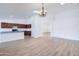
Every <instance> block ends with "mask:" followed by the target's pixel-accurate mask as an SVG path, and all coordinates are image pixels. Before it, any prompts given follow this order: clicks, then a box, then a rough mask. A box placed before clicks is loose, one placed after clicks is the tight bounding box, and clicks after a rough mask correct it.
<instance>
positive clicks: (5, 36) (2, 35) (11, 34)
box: [0, 31, 24, 43]
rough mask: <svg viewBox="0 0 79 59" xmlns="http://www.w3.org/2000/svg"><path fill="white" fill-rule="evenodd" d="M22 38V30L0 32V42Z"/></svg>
mask: <svg viewBox="0 0 79 59" xmlns="http://www.w3.org/2000/svg"><path fill="white" fill-rule="evenodd" d="M20 39H24V31H5V32H0V43H3V42H8V41H14V40H20Z"/></svg>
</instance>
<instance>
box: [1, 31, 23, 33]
mask: <svg viewBox="0 0 79 59" xmlns="http://www.w3.org/2000/svg"><path fill="white" fill-rule="evenodd" d="M16 32H24V31H4V32H0V33H16Z"/></svg>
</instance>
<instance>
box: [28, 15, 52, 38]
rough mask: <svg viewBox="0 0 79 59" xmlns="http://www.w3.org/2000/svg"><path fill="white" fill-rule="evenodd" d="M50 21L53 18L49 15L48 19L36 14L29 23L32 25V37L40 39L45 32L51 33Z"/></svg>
mask: <svg viewBox="0 0 79 59" xmlns="http://www.w3.org/2000/svg"><path fill="white" fill-rule="evenodd" d="M50 20H51V17H50V16H49V15H48V14H47V16H46V17H40V16H39V15H37V14H34V15H33V16H32V17H31V18H30V20H28V23H31V24H32V37H35V38H37V37H40V36H42V34H43V33H44V32H50Z"/></svg>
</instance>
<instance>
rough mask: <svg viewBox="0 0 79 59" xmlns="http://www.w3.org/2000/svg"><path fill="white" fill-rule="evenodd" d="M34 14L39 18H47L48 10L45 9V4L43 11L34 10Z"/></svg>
mask: <svg viewBox="0 0 79 59" xmlns="http://www.w3.org/2000/svg"><path fill="white" fill-rule="evenodd" d="M34 13H35V14H38V15H39V16H42V17H44V16H46V14H47V10H46V9H45V7H44V3H42V7H41V10H40V11H38V10H34Z"/></svg>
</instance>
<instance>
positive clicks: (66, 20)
mask: <svg viewBox="0 0 79 59" xmlns="http://www.w3.org/2000/svg"><path fill="white" fill-rule="evenodd" d="M51 36H55V37H60V38H67V39H72V40H79V8H77V9H70V10H66V11H64V12H62V13H60V14H57V15H56V16H55V19H54V24H53V26H52V31H51Z"/></svg>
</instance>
